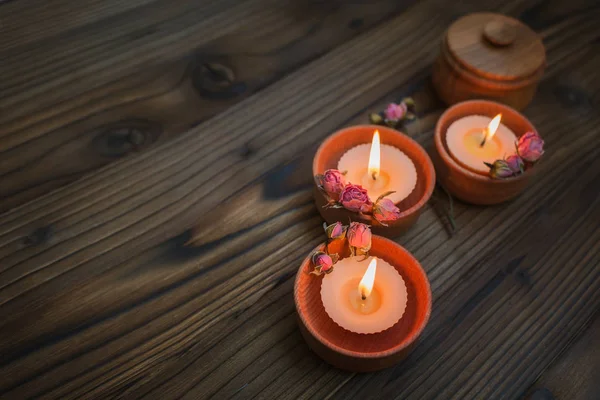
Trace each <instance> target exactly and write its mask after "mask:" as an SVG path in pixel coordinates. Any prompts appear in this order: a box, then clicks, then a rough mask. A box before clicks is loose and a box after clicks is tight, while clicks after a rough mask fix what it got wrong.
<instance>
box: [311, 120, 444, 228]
mask: <svg viewBox="0 0 600 400" xmlns="http://www.w3.org/2000/svg"><path fill="white" fill-rule="evenodd" d="M375 130H378V131H379V134H380V137H381V143H384V144H388V145H391V146H394V147H396V148H398V149H400V150H402V151H403V152H404V153H405V154H406V155H407V156H408V157H409V158H410V159H411V160H412V162H413V163H414V164H415V168H416V170H417V184H416V186H415V188H414V189H413V191H412V192H411V194H410V195H408V197H406V198H405V199H404V200H402V201H401V202H399V203H397V204H396V206H397V207H398V208H400V211H401V216H400V218H399V219H398V220H396V221H394V222H391V223H389V224H388V226H384V225H381V224H380V223H379V222H377V221H376V220H375V219H374V218H372V217H371V216H369V215H364V216H363V215H360V214H358V213H355V212H351V211H348V210H345V209H336V208H327V207H324V206H325V205H326V204H327V199H326V198H325V196H324V195H323V193H322V192H321V191H320V190H319V189H318V188H317V185H316V183H315V187H314V197H315V203H316V204H317V209H318V210H319V212H320V213H321V216H322V217H323V219H324V220H325V221H326V222H327V224H333V223H334V222H337V221H340V222H342V223H344V224H346V223H348V221H349V220H350V221H356V222H362V223H364V224H368V225H371V229H372V231H373V233H375V234H377V235H382V236H386V237H390V238H393V237H397V236H399V235H400V234H402V233H404V232H405V231H406V230H407V229H408V228H410V227H411V226H412V225H413V224H414V223H415V222H416V221H417V219H418V218H419V215H420V214H421V210H422V208H423V206H424V205H425V204H426V203H427V201H428V200H429V198H430V197H431V194H432V193H433V189H434V186H435V170H434V168H433V163H432V162H431V159H430V158H429V155H428V154H427V152H426V151H425V150H424V149H423V147H421V145H419V144H418V143H417V142H415V141H414V140H413V139H411V138H410V137H408V136H406V135H404V134H402V133H400V132H398V131H396V130H395V129H391V128H387V127H385V126H379V125H357V126H351V127H349V128H345V129H342V130H339V131H337V132H335V133H334V134H333V135H331V136H329V137H328V138H327V139H325V141H324V142H323V143H322V144H321V146H320V147H319V149H318V150H317V153H316V154H315V158H314V159H313V176H315V175H318V174H322V173H324V172H325V171H326V170H328V169H335V168H337V164H338V161H339V160H340V158H341V157H342V155H343V154H344V153H345V152H346V151H348V150H349V149H351V148H352V147H355V146H358V145H359V144H364V143H371V141H372V140H373V132H375Z"/></svg>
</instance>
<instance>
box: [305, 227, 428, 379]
mask: <svg viewBox="0 0 600 400" xmlns="http://www.w3.org/2000/svg"><path fill="white" fill-rule="evenodd" d="M324 248H325V245H324V244H322V245H320V246H318V247H317V248H316V249H315V251H316V250H323V249H324ZM344 249H347V246H344V241H343V240H339V241H334V242H333V243H331V244H330V252H332V253H334V252H337V253H341V255H342V256H343V257H344V256H348V253H347V250H346V253H344ZM311 254H312V253H311ZM371 255H372V256H376V257H379V258H381V259H383V260H385V261H387V262H389V263H390V264H391V265H393V266H394V267H395V268H396V269H397V271H398V272H399V273H400V275H401V276H402V278H403V279H404V282H405V284H406V288H407V291H408V301H407V304H406V310H405V312H404V315H403V316H402V318H401V319H400V320H399V321H398V322H397V323H396V324H395V325H393V326H392V327H391V328H389V329H387V330H385V331H383V332H379V333H373V334H360V333H354V332H350V331H348V330H345V329H344V328H342V327H340V326H339V325H337V324H336V323H335V322H334V321H333V320H332V319H331V318H330V317H329V315H327V313H326V312H325V308H324V307H323V302H322V301H321V281H322V279H323V277H322V276H315V275H310V274H309V272H310V271H311V270H312V269H313V267H312V263H311V259H310V255H309V256H308V257H307V258H306V259H305V260H304V262H303V263H302V265H301V266H300V269H299V270H298V273H297V274H296V282H295V285H294V300H295V303H296V310H297V312H298V324H299V326H300V331H301V332H302V336H304V339H305V340H306V342H307V343H308V345H309V347H310V348H311V349H312V350H313V351H314V352H315V353H316V354H317V355H319V356H320V357H321V358H322V359H324V360H325V361H326V362H328V363H329V364H331V365H333V366H335V367H338V368H341V369H345V370H349V371H354V372H369V371H376V370H380V369H383V368H387V367H390V366H392V365H394V364H396V363H397V362H399V361H400V360H401V359H403V358H404V357H405V356H406V355H407V354H408V352H409V351H410V349H411V348H412V346H413V345H414V343H415V342H416V340H417V338H418V337H419V335H420V334H421V332H423V329H424V328H425V325H426V324H427V322H428V320H429V316H430V314H431V289H430V287H429V280H428V279H427V275H426V274H425V271H423V268H421V265H420V264H419V262H418V261H417V260H416V259H415V258H414V257H413V256H412V254H410V253H409V252H408V251H407V250H406V249H404V248H403V247H402V246H400V245H398V244H396V243H394V242H392V241H391V240H389V239H386V238H383V237H381V236H376V235H373V241H372V247H371ZM332 273H333V274H335V269H334V271H333V272H332ZM375 279H377V278H375Z"/></svg>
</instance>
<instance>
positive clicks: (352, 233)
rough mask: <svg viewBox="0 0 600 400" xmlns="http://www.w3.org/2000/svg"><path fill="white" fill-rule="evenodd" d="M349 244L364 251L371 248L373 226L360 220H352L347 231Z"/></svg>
mask: <svg viewBox="0 0 600 400" xmlns="http://www.w3.org/2000/svg"><path fill="white" fill-rule="evenodd" d="M346 236H347V238H348V244H350V246H351V247H354V248H356V249H358V250H360V251H361V252H363V253H366V252H368V251H369V250H371V228H369V226H368V225H365V224H361V223H360V222H352V223H350V226H349V227H348V232H347V233H346Z"/></svg>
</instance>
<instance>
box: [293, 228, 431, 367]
mask: <svg viewBox="0 0 600 400" xmlns="http://www.w3.org/2000/svg"><path fill="white" fill-rule="evenodd" d="M373 238H377V240H378V241H382V242H384V243H386V244H387V245H390V246H395V247H397V248H399V250H400V251H402V252H403V253H405V255H406V256H408V258H409V259H410V260H411V262H412V263H413V265H414V266H415V267H416V268H417V271H418V272H419V276H420V278H422V279H423V281H424V283H425V285H426V288H427V292H426V294H427V296H426V297H427V298H426V299H425V301H426V307H427V308H426V311H425V317H424V318H423V321H422V323H421V324H420V325H419V326H418V327H417V329H415V330H414V332H412V333H411V334H410V335H409V336H407V337H405V339H403V341H402V343H400V344H397V345H395V346H392V347H390V348H388V349H387V350H382V351H378V352H373V353H365V352H358V351H353V350H348V349H345V348H343V347H340V346H337V345H336V344H334V343H332V342H331V341H329V340H327V339H325V338H324V337H323V336H322V335H321V334H320V333H319V332H317V331H316V330H315V329H314V328H313V326H312V324H309V323H308V322H307V320H306V317H305V315H304V314H303V313H301V312H300V311H299V308H298V303H299V302H300V301H299V297H300V296H299V294H298V293H299V290H298V285H299V281H300V276H301V274H303V272H304V269H305V266H306V265H307V264H308V263H309V262H310V259H311V254H313V252H315V251H319V250H321V249H323V248H324V246H325V243H324V242H323V243H321V244H319V245H318V246H317V247H315V248H314V249H313V250H312V251H311V252H310V253H309V255H308V256H307V257H306V258H305V259H304V260H303V261H302V264H300V268H298V271H297V272H296V278H295V281H294V305H295V307H296V312H297V314H298V317H299V318H300V319H301V321H302V324H303V325H304V327H305V328H306V330H307V331H308V332H309V333H310V334H311V335H312V336H313V337H314V338H315V339H316V340H317V341H319V342H320V343H321V344H323V345H324V346H326V347H327V348H328V349H330V350H332V351H335V352H338V353H341V354H343V355H345V356H349V357H354V358H364V359H377V358H384V357H388V356H391V355H393V354H396V353H398V352H400V351H402V350H404V349H406V348H408V347H410V346H411V345H412V344H413V343H414V342H415V341H416V340H417V338H418V337H419V336H421V334H422V333H423V330H425V327H426V326H427V323H428V322H429V318H430V317H431V307H432V302H433V301H432V292H431V284H430V283H429V279H428V278H427V273H426V272H425V270H424V269H423V267H422V266H421V263H419V261H418V260H417V259H416V258H415V256H413V255H412V253H411V252H409V251H408V250H406V249H405V248H404V247H403V246H401V245H399V244H398V243H396V242H394V241H392V240H390V239H388V238H385V237H383V236H379V235H373ZM334 322H335V321H334ZM342 329H343V328H342ZM388 329H389V328H388ZM358 335H364V336H365V337H368V335H370V334H360V333H358ZM372 335H377V333H374V334H372Z"/></svg>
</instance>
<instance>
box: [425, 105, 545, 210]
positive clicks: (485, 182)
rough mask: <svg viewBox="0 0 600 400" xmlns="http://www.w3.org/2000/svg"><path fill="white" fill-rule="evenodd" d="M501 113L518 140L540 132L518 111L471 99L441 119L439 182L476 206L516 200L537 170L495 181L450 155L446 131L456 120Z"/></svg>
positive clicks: (436, 160) (436, 157)
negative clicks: (523, 136)
mask: <svg viewBox="0 0 600 400" xmlns="http://www.w3.org/2000/svg"><path fill="white" fill-rule="evenodd" d="M498 114H502V123H503V124H504V125H506V126H507V127H508V128H510V129H511V130H512V131H513V132H514V133H515V135H516V136H517V137H520V136H522V135H524V134H525V133H527V132H537V130H536V129H535V127H534V126H533V124H532V123H531V122H530V121H529V120H528V119H527V118H525V117H524V116H523V115H522V114H520V113H519V112H518V111H516V110H514V109H513V108H510V107H509V106H506V105H504V104H500V103H496V102H493V101H487V100H470V101H464V102H462V103H458V104H455V105H454V106H452V107H450V108H448V109H447V110H446V111H445V112H444V113H443V114H442V116H441V117H440V119H439V120H438V122H437V125H436V127H435V134H434V147H433V149H432V152H431V159H432V160H433V164H434V165H435V170H436V173H437V178H438V180H439V181H440V183H441V184H442V185H444V187H445V188H446V189H448V191H449V192H450V193H451V194H452V195H453V196H454V197H456V198H458V199H461V200H463V201H466V202H468V203H472V204H480V205H490V204H498V203H502V202H505V201H508V200H511V199H513V198H515V197H516V196H518V195H519V194H520V193H521V192H522V191H523V190H524V189H525V188H526V187H527V185H528V183H529V180H530V178H531V176H532V175H533V172H534V170H535V168H530V169H528V170H527V171H525V173H523V174H522V175H519V176H517V177H512V178H507V179H492V178H490V177H489V176H487V175H483V174H478V173H476V172H473V171H471V170H469V169H467V168H465V167H463V166H462V165H460V164H459V163H458V162H456V160H454V158H452V156H451V155H450V153H449V150H448V145H447V143H446V132H447V130H448V127H449V126H450V125H451V124H452V123H453V122H454V121H456V120H458V119H460V118H463V117H466V116H469V115H484V116H487V117H490V118H493V117H494V116H496V115H498Z"/></svg>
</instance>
